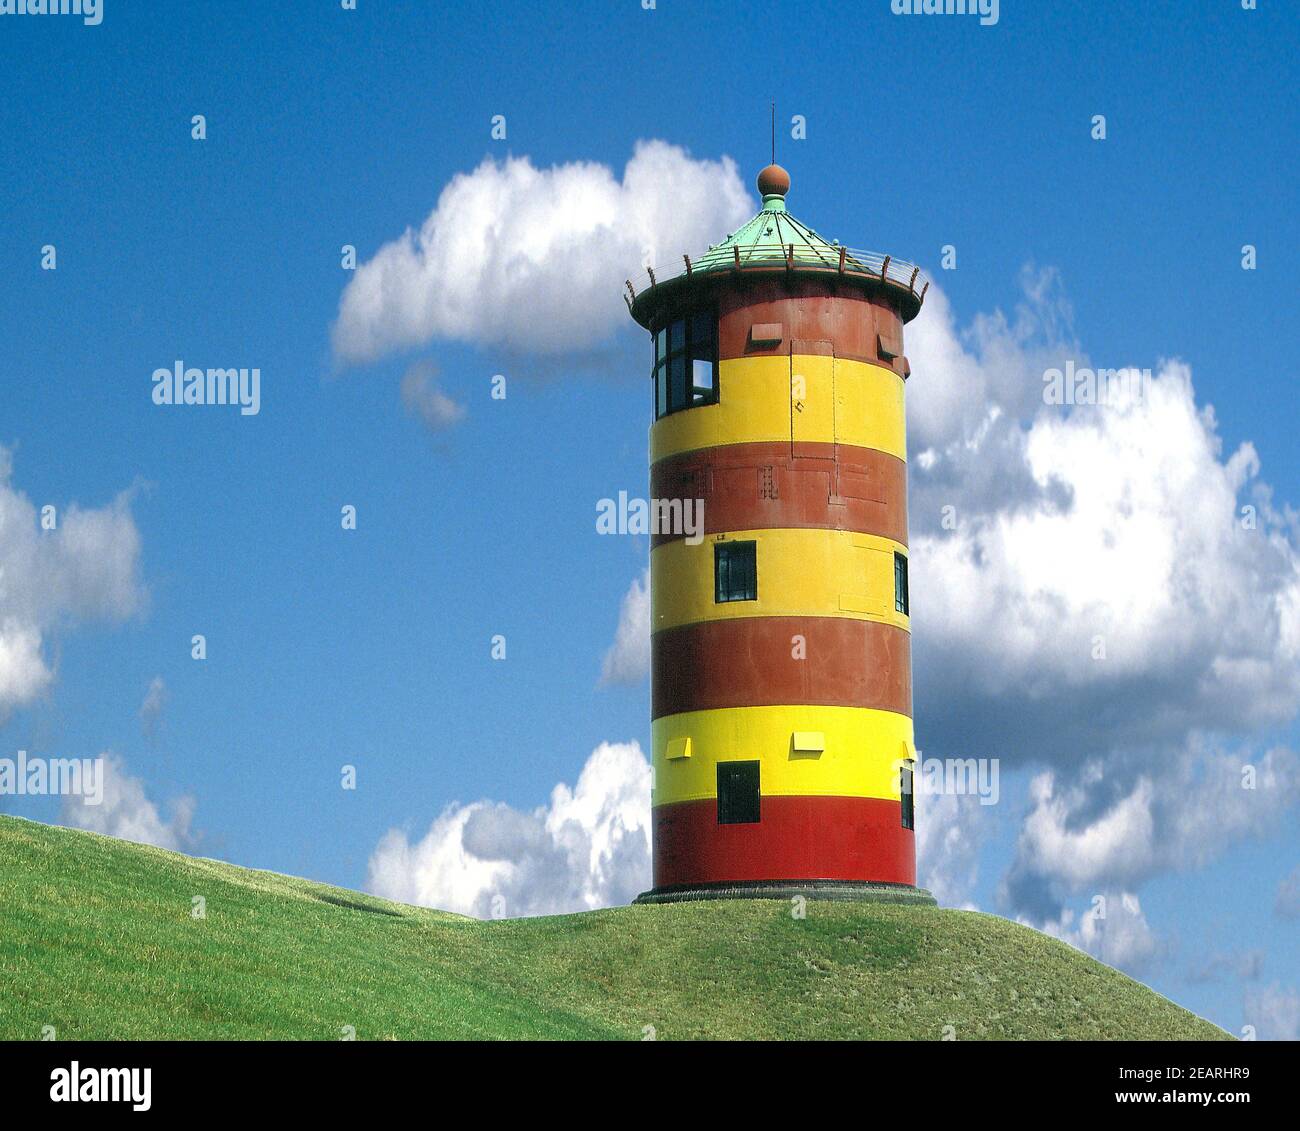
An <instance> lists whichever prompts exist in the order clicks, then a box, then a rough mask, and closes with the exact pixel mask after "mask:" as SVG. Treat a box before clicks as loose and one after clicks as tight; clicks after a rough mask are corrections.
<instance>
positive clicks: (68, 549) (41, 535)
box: [0, 447, 144, 722]
mask: <svg viewBox="0 0 1300 1131" xmlns="http://www.w3.org/2000/svg"><path fill="white" fill-rule="evenodd" d="M11 479H12V459H11V455H10V452H9V451H8V449H6V448H3V447H0V722H2V721H3V720H4V719H5V718H6V717H7V716H8V714H9V713H10V712H11V711H12V710H13V709H14V708H15V707H21V706H23V705H25V704H27V703H30V702H32V701H33V700H35V699H36V698H38V697H39V696H41V695H42V694H44V693H45V692H46V690H47V689H48V688H49V687H50V685H51V684H52V683H53V680H54V672H53V670H52V669H51V667H50V664H49V661H48V659H47V658H46V655H45V650H44V646H45V643H46V641H47V639H48V637H49V635H50V633H51V632H53V631H55V630H57V629H58V628H60V627H62V626H64V625H67V624H71V623H73V622H75V621H77V620H108V621H120V620H122V619H124V618H126V617H128V616H130V615H131V614H132V613H133V612H135V610H136V609H137V608H138V607H139V606H140V603H141V601H142V600H143V595H144V590H143V585H142V583H141V580H140V576H139V566H140V533H139V531H138V530H137V528H136V525H135V520H134V518H133V517H132V515H131V510H130V499H129V495H128V494H126V493H123V494H121V495H119V496H118V497H117V498H116V499H114V500H113V501H112V502H111V503H108V504H107V505H105V506H103V507H98V508H85V507H80V506H78V505H77V504H76V503H72V504H70V505H68V506H67V507H60V508H58V509H57V510H56V511H55V512H54V514H53V520H54V527H53V529H46V528H44V527H43V526H42V515H41V513H40V510H39V509H38V507H37V506H36V504H35V503H33V502H32V500H31V499H30V498H29V497H28V496H27V495H25V494H24V493H22V492H21V491H19V490H17V489H16V488H15V487H14V486H13V485H12V482H11Z"/></svg>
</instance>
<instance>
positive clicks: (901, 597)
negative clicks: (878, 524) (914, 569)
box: [894, 550, 911, 616]
mask: <svg viewBox="0 0 1300 1131" xmlns="http://www.w3.org/2000/svg"><path fill="white" fill-rule="evenodd" d="M908 606H909V602H908V598H907V555H906V554H900V553H899V552H898V551H897V550H895V551H894V611H895V612H897V613H902V614H904V615H905V616H911V613H910V612H909V611H908Z"/></svg>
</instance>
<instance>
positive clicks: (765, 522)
mask: <svg viewBox="0 0 1300 1131" xmlns="http://www.w3.org/2000/svg"><path fill="white" fill-rule="evenodd" d="M723 395H724V396H725V395H726V394H725V392H724V394H723ZM650 496H651V498H654V499H667V500H670V501H671V500H693V499H702V500H704V530H703V533H704V534H717V533H719V532H721V531H728V530H762V529H772V528H778V527H780V528H786V529H789V528H801V527H821V528H824V529H827V530H853V531H856V532H857V533H859V534H878V535H880V536H881V537H882V538H892V539H893V540H894V541H895V542H901V543H903V545H907V464H905V463H904V462H903V461H902V460H901V459H899V458H898V457H897V456H892V455H890V454H889V453H888V452H880V451H876V450H875V449H874V448H861V447H858V446H856V445H853V444H821V443H806V442H800V443H791V442H790V441H789V440H780V441H771V442H765V443H750V444H723V445H720V446H718V447H711V448H701V449H698V450H696V451H690V452H683V453H681V454H678V455H672V456H665V457H664V458H663V459H661V460H658V461H656V462H655V464H654V465H653V466H652V467H651V468H650ZM673 517H674V518H675V517H676V515H674V516H673ZM672 525H681V526H684V523H681V524H677V523H674V524H672ZM685 535H686V531H685V530H684V529H676V530H667V531H663V532H659V531H656V532H654V534H653V535H652V537H651V542H650V544H651V545H652V546H660V545H662V544H663V543H665V542H671V541H673V540H674V539H676V538H682V537H685Z"/></svg>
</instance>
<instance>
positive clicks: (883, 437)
mask: <svg viewBox="0 0 1300 1131" xmlns="http://www.w3.org/2000/svg"><path fill="white" fill-rule="evenodd" d="M789 187H790V178H789V176H788V174H787V173H786V172H785V170H784V169H782V168H781V167H780V166H777V165H771V166H768V167H767V168H766V169H764V170H763V171H762V172H761V173H760V174H759V177H758V188H759V191H760V193H761V194H762V198H763V207H762V210H761V211H760V212H759V213H758V215H756V216H755V217H754V218H753V219H752V220H750V221H749V222H748V223H747V224H745V225H744V226H743V227H742V228H741V229H740V230H739V231H737V232H736V233H735V234H733V235H731V236H728V237H727V239H726V240H724V241H723V242H722V243H720V244H718V245H716V246H714V247H712V248H710V249H709V250H708V252H707V253H705V254H704V255H702V256H700V257H699V258H697V259H695V260H692V259H691V257H690V256H683V257H682V263H681V266H680V268H679V269H676V270H675V271H674V272H673V273H672V274H671V277H668V276H669V273H668V272H662V271H661V272H659V273H657V274H656V272H654V271H653V270H651V271H650V272H649V273H648V278H647V280H646V284H645V285H644V286H643V287H642V288H641V289H640V290H638V289H637V288H635V287H634V286H633V285H632V283H631V282H630V281H629V283H628V300H627V301H628V305H629V309H630V311H631V313H632V317H633V318H634V319H635V320H636V321H637V322H638V323H639V324H640V325H641V326H643V327H644V328H645V329H647V330H648V331H649V332H650V334H651V337H652V339H653V343H654V363H653V370H652V372H653V378H654V408H655V422H654V424H653V426H652V427H651V430H650V484H651V496H652V498H653V499H654V500H656V501H657V502H658V509H657V514H658V515H659V517H660V519H661V520H668V521H660V522H659V524H658V526H659V529H657V530H656V532H655V533H654V536H653V538H652V544H651V553H650V588H651V619H652V626H651V631H652V635H651V656H652V661H651V667H652V671H651V703H652V725H651V735H652V744H653V753H652V761H653V767H654V787H653V790H654V792H653V801H652V804H653V845H654V888H653V890H651V891H649V892H646V893H645V894H643V895H642V896H641V897H640V901H642V902H664V901H670V900H680V899H706V898H721V897H728V896H778V897H782V898H785V897H789V896H791V895H794V894H803V895H808V896H816V897H823V898H880V899H892V900H900V901H920V902H931V899H930V896H929V893H928V892H924V891H921V890H919V889H918V888H916V886H915V883H916V857H915V847H914V827H915V818H914V807H913V804H912V792H911V778H912V764H913V761H914V759H915V747H914V745H913V734H912V718H911V715H912V686H911V651H910V639H911V638H910V621H909V596H908V585H907V578H908V568H907V567H908V562H907V555H908V550H907V464H906V445H905V438H904V435H905V430H904V412H903V399H904V398H903V390H904V382H905V381H906V379H907V376H908V373H909V368H908V363H907V358H906V357H905V355H904V353H903V324H904V323H906V322H908V321H909V320H911V319H912V318H914V317H915V316H916V314H917V312H918V311H919V310H920V308H921V301H922V299H923V297H924V293H925V287H924V286H921V287H918V277H919V270H918V269H917V268H915V267H913V266H912V265H911V264H908V263H903V262H900V261H898V260H894V259H892V258H891V257H889V256H880V255H875V254H868V253H864V252H858V251H851V250H849V249H847V248H845V247H842V246H840V245H839V244H838V243H835V242H830V241H827V240H825V239H823V238H822V237H821V236H819V235H818V234H817V233H816V232H814V231H813V230H812V229H811V228H809V227H808V226H807V225H805V224H802V223H800V222H799V221H798V220H796V219H795V218H794V217H793V216H792V215H791V214H790V213H789V212H788V211H787V210H786V204H785V198H786V195H787V192H788V190H789ZM926 286H928V284H926ZM679 501H680V502H679ZM701 505H702V509H703V523H702V536H701V532H700V531H699V530H697V529H695V527H694V524H693V523H687V522H678V521H674V520H675V519H676V518H677V517H678V516H679V515H681V514H683V513H684V514H686V515H691V514H692V513H693V512H692V509H691V508H693V507H697V506H701Z"/></svg>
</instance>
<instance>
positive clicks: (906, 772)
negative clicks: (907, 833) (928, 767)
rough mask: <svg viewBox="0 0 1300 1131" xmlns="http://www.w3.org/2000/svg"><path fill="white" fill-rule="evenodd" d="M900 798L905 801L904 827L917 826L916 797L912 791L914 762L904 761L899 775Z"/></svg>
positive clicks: (913, 827)
mask: <svg viewBox="0 0 1300 1131" xmlns="http://www.w3.org/2000/svg"><path fill="white" fill-rule="evenodd" d="M899 779H900V780H899V792H900V799H901V800H902V802H903V828H905V829H915V828H916V797H915V795H914V794H913V793H912V763H911V762H904V763H903V770H902V773H901V774H900V775H899Z"/></svg>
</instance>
